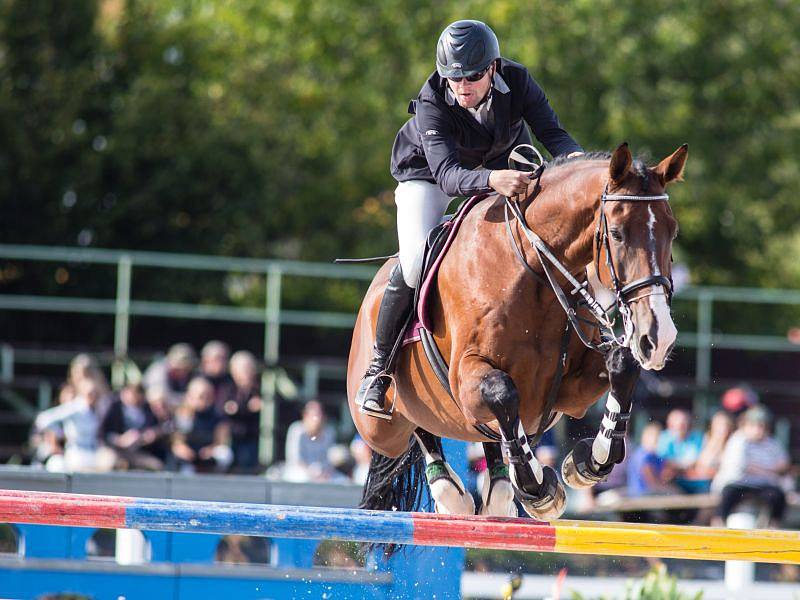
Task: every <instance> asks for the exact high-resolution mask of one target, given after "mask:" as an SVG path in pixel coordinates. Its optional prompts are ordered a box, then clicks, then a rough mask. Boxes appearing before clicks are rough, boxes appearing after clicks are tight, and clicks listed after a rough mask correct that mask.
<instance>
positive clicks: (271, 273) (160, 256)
mask: <svg viewBox="0 0 800 600" xmlns="http://www.w3.org/2000/svg"><path fill="white" fill-rule="evenodd" d="M0 260H4V261H9V260H15V261H35V262H51V263H81V264H97V265H115V266H116V294H115V297H114V298H111V299H109V298H103V299H100V298H75V297H69V298H67V297H58V296H45V295H22V294H0V309H4V310H11V311H46V312H62V313H72V314H75V313H88V314H98V315H113V316H114V319H115V320H114V323H115V325H114V349H113V350H114V357H113V358H114V361H113V363H114V368H113V369H112V377H113V379H114V383H116V384H119V383H120V382H121V379H122V377H123V371H122V366H123V365H124V361H125V360H126V359H127V358H128V357H129V355H130V347H131V340H130V335H129V332H130V323H131V319H133V318H135V317H160V318H181V319H214V320H219V321H223V322H247V323H257V324H259V325H261V326H262V327H263V331H264V336H263V358H264V361H265V363H266V364H267V365H269V366H271V365H277V364H278V363H279V362H280V360H281V352H280V335H281V326H282V325H299V326H313V327H325V328H345V329H347V328H350V327H352V325H353V323H354V321H355V314H354V313H342V312H325V311H318V310H288V309H286V308H284V307H283V306H282V285H283V279H284V277H285V276H299V277H309V278H323V279H339V280H358V281H369V280H370V279H371V278H372V276H373V275H374V273H375V270H376V269H375V267H373V266H362V265H335V264H327V263H310V262H298V261H285V260H266V259H254V258H229V257H219V256H203V255H195V254H174V253H157V252H135V251H126V250H103V249H89V248H74V247H45V246H29V245H5V244H0ZM143 267H159V268H168V269H178V270H201V271H203V270H204V271H219V272H227V273H252V274H258V275H262V276H264V277H265V281H266V284H265V288H264V294H263V304H262V305H261V306H260V307H255V306H236V305H209V304H187V303H176V302H160V301H157V300H146V301H145V300H133V299H132V295H131V291H132V287H133V286H134V273H135V270H136V269H137V268H143ZM676 299H677V300H679V301H690V302H694V303H696V307H695V311H696V313H695V315H694V320H695V322H696V329H695V330H694V331H687V330H682V331H681V332H680V334H679V337H678V345H679V346H683V347H687V348H694V349H695V350H696V357H695V373H694V385H695V386H696V389H698V390H704V389H708V388H709V386H710V385H711V384H712V373H713V364H712V352H713V350H714V349H715V348H718V349H737V350H754V351H780V352H797V351H800V345H797V344H793V343H791V342H790V341H789V340H788V339H787V338H786V337H785V336H779V335H741V334H732V333H724V332H722V331H720V330H719V329H720V326H721V325H722V324H720V323H715V321H714V311H715V306H716V305H718V304H721V303H746V304H753V305H784V306H800V290H777V289H758V288H729V287H688V288H685V289H683V290H680V291H679V292H678V294H677V295H676ZM2 356H3V355H2V353H0V358H2ZM6 358H8V357H7V356H6ZM6 362H7V361H6V360H4V361H2V363H3V366H2V367H1V368H0V371H2V375H3V376H4V377H6V380H7V379H8V377H9V376H13V375H12V374H11V373H9V372H7V371H8V370H9V368H10V367H8V365H7V364H6Z"/></svg>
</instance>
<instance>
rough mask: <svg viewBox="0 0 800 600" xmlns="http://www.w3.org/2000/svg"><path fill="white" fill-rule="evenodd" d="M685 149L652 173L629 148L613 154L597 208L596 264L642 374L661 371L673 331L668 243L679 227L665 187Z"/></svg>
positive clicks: (675, 175)
mask: <svg viewBox="0 0 800 600" xmlns="http://www.w3.org/2000/svg"><path fill="white" fill-rule="evenodd" d="M687 153H688V146H687V145H685V144H684V145H683V146H681V147H680V148H678V149H677V150H676V151H675V152H674V153H673V154H672V155H670V156H668V157H667V158H665V159H664V160H662V161H661V162H660V163H659V164H658V166H656V167H655V168H649V167H647V166H645V165H644V164H642V163H641V162H639V161H634V160H633V158H632V156H631V153H630V150H629V149H628V144H627V143H626V144H622V145H621V146H620V147H619V148H617V149H616V150H615V151H614V154H613V155H612V157H611V163H610V165H609V180H608V184H607V186H606V188H605V191H604V192H603V199H602V201H601V205H600V211H599V217H598V223H597V236H596V244H595V260H596V262H597V266H598V274H599V275H600V278H601V281H603V283H604V284H605V285H608V287H610V288H611V289H612V290H614V291H615V293H616V296H617V302H618V307H619V309H620V311H621V313H622V317H623V322H624V325H625V339H626V341H627V344H628V346H629V347H630V349H631V351H632V352H633V355H634V357H635V358H636V360H637V361H638V362H639V363H640V364H641V366H642V367H643V368H645V369H655V370H659V369H662V368H663V367H664V364H665V363H666V360H667V357H668V356H669V353H670V351H671V350H672V347H673V345H674V343H675V338H676V337H677V333H678V332H677V329H676V328H675V324H674V323H673V322H672V316H671V315H670V300H671V296H672V277H671V274H672V265H671V263H672V240H674V239H675V236H676V234H677V232H678V223H677V221H676V220H675V217H674V216H673V215H672V210H670V206H669V202H668V201H667V200H668V196H667V195H666V193H665V188H666V186H667V185H668V184H669V183H671V182H672V181H675V180H678V179H680V176H681V173H682V172H683V166H684V164H685V162H686V156H687Z"/></svg>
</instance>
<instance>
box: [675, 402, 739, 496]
mask: <svg viewBox="0 0 800 600" xmlns="http://www.w3.org/2000/svg"><path fill="white" fill-rule="evenodd" d="M732 432H733V417H731V415H730V414H729V413H727V412H725V411H724V410H719V411H717V412H716V413H714V416H713V417H711V422H710V423H709V424H708V431H706V433H705V435H704V436H703V446H702V448H701V449H700V455H699V456H698V457H697V462H695V464H694V466H693V467H692V468H690V469H688V470H687V472H686V475H685V482H686V484H689V485H690V487H691V489H692V490H693V491H695V492H698V493H705V492H708V490H709V487H710V486H711V480H712V479H714V476H715V475H716V474H717V471H719V465H720V459H721V457H722V451H723V449H724V448H725V444H726V443H727V441H728V438H729V437H730V436H731V433H732ZM686 484H685V485H686Z"/></svg>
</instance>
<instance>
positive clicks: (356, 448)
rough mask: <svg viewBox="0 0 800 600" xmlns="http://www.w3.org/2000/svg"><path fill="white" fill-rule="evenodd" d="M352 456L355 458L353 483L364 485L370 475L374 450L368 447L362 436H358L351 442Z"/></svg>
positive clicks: (352, 475)
mask: <svg viewBox="0 0 800 600" xmlns="http://www.w3.org/2000/svg"><path fill="white" fill-rule="evenodd" d="M350 454H351V455H352V456H353V462H354V463H355V464H354V466H353V472H352V474H351V476H350V477H351V479H352V480H353V483H358V484H361V485H364V484H365V483H366V482H367V475H368V474H369V465H370V462H371V460H372V449H371V448H370V447H369V446H368V445H367V442H365V441H364V438H362V437H361V436H360V435H358V434H356V436H355V437H354V438H353V441H352V442H350Z"/></svg>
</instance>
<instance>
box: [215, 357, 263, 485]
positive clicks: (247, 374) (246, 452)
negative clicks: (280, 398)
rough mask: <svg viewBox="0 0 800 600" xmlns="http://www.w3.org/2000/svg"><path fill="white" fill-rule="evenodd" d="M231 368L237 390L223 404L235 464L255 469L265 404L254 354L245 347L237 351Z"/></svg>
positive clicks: (239, 466) (239, 468)
mask: <svg viewBox="0 0 800 600" xmlns="http://www.w3.org/2000/svg"><path fill="white" fill-rule="evenodd" d="M230 371H231V377H232V378H233V382H234V384H235V389H234V393H233V397H232V398H231V399H229V400H227V401H226V402H225V404H224V412H225V415H226V416H227V417H228V419H229V421H230V425H231V443H232V446H233V464H234V465H235V467H236V468H237V469H238V470H241V471H255V470H256V468H257V467H258V438H259V434H260V431H261V404H262V402H261V395H260V394H259V391H258V387H259V386H258V366H257V364H256V359H255V357H254V356H253V355H252V354H251V353H250V352H247V351H244V350H242V351H239V352H236V353H235V354H234V355H233V356H232V357H231V363H230Z"/></svg>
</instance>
